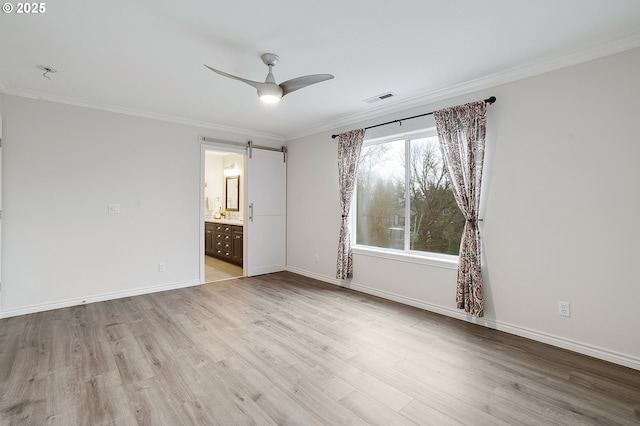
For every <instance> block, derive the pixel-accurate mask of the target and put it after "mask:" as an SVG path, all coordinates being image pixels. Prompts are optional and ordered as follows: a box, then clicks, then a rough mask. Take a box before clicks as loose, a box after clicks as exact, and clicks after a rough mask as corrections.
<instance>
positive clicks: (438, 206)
mask: <svg viewBox="0 0 640 426" xmlns="http://www.w3.org/2000/svg"><path fill="white" fill-rule="evenodd" d="M409 151H410V165H409V176H410V183H409V196H410V198H411V205H410V213H409V215H410V217H411V219H410V224H411V225H410V246H409V248H410V250H417V251H428V252H433V253H445V254H453V255H457V254H458V251H459V249H460V239H461V237H462V229H463V227H464V216H463V215H462V213H461V212H460V209H459V208H458V205H457V204H456V201H455V199H454V198H453V192H452V191H451V186H450V183H449V180H448V178H447V171H446V168H445V165H444V162H443V159H442V154H441V152H440V147H439V146H438V138H437V137H435V136H434V137H429V138H422V139H415V140H412V141H411V142H410V150H409Z"/></svg>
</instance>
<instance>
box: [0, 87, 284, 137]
mask: <svg viewBox="0 0 640 426" xmlns="http://www.w3.org/2000/svg"><path fill="white" fill-rule="evenodd" d="M0 93H4V94H7V95H12V96H19V97H21V98H28V99H35V100H40V101H49V102H55V103H59V104H65V105H71V106H78V107H83V108H90V109H96V110H100V111H107V112H113V113H117V114H124V115H129V116H134V117H141V118H148V119H151V120H158V121H165V122H169V123H176V124H183V125H187V126H194V127H201V128H204V129H209V130H217V131H221V132H226V133H232V134H236V135H240V136H243V137H254V138H260V139H268V140H274V141H277V142H285V138H284V137H283V136H281V135H274V134H271V133H262V132H256V131H253V130H248V129H241V128H238V127H231V126H225V125H222V124H217V123H209V122H205V121H197V120H189V119H186V118H182V117H174V116H170V115H164V114H156V113H153V112H149V111H143V110H137V109H133V108H124V107H119V106H115V105H108V104H99V103H93V102H87V101H84V100H81V99H77V98H71V97H66V96H58V95H51V94H48V93H42V92H35V91H30V90H20V89H11V88H7V86H6V85H3V82H2V80H1V79H0Z"/></svg>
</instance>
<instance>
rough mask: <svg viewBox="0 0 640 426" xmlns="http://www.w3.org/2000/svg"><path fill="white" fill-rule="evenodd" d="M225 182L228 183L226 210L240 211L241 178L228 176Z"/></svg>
mask: <svg viewBox="0 0 640 426" xmlns="http://www.w3.org/2000/svg"><path fill="white" fill-rule="evenodd" d="M225 180H226V183H227V194H226V200H227V201H226V204H225V210H227V211H230V212H237V211H240V176H227V177H226V179H225Z"/></svg>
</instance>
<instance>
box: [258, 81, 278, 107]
mask: <svg viewBox="0 0 640 426" xmlns="http://www.w3.org/2000/svg"><path fill="white" fill-rule="evenodd" d="M258 97H259V98H260V100H261V101H262V102H264V103H266V104H274V103H276V102H278V101H279V100H280V98H282V88H281V87H280V86H278V85H277V84H273V85H269V86H267V87H262V88H260V89H258Z"/></svg>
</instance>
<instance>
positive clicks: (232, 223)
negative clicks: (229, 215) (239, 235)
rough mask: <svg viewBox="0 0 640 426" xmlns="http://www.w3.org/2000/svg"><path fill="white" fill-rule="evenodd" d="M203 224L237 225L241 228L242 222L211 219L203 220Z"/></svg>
mask: <svg viewBox="0 0 640 426" xmlns="http://www.w3.org/2000/svg"><path fill="white" fill-rule="evenodd" d="M204 221H205V222H209V223H220V224H223V225H239V226H243V225H244V222H243V221H242V220H239V219H213V218H205V220H204Z"/></svg>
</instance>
